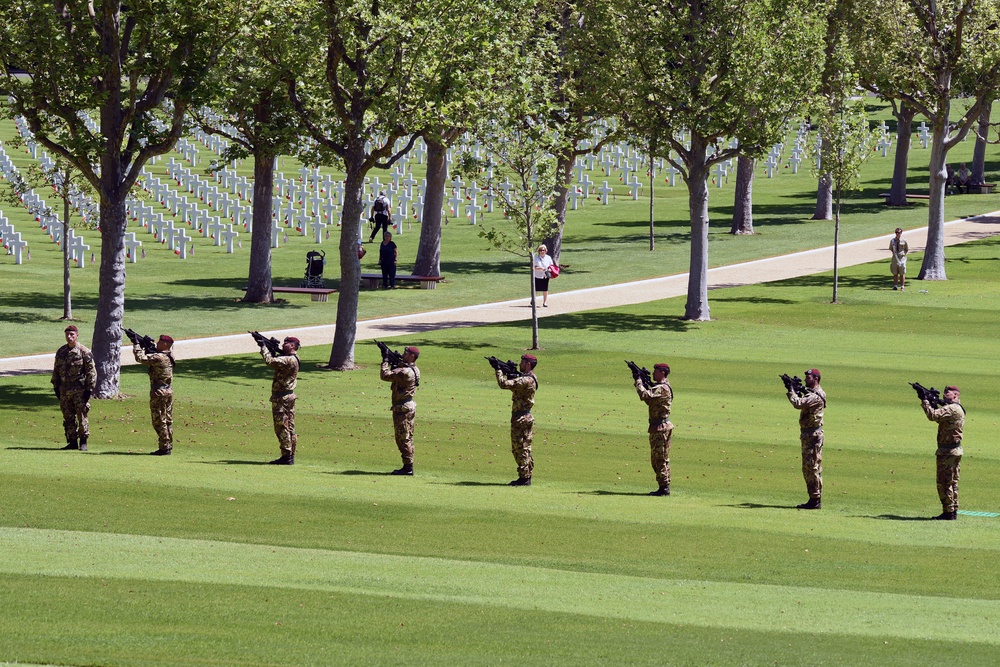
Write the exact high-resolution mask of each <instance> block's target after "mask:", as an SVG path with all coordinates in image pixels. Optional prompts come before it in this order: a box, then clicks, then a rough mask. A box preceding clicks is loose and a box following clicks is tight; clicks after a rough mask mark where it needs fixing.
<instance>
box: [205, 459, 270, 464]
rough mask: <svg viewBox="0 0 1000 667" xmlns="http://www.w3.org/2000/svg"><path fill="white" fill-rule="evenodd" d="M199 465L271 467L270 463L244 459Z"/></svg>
mask: <svg viewBox="0 0 1000 667" xmlns="http://www.w3.org/2000/svg"><path fill="white" fill-rule="evenodd" d="M199 463H204V464H205V465H210V466H228V465H233V466H267V465H271V462H270V461H246V460H243V459H224V460H222V461H199Z"/></svg>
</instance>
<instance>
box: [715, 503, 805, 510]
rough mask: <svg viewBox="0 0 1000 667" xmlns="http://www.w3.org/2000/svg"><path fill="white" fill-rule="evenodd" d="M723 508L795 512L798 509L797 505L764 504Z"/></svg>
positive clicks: (743, 504) (741, 504) (746, 504)
mask: <svg viewBox="0 0 1000 667" xmlns="http://www.w3.org/2000/svg"><path fill="white" fill-rule="evenodd" d="M723 507H735V508H737V509H741V510H765V509H771V510H794V509H798V508H797V507H796V506H795V505H764V504H762V503H740V504H738V505H723Z"/></svg>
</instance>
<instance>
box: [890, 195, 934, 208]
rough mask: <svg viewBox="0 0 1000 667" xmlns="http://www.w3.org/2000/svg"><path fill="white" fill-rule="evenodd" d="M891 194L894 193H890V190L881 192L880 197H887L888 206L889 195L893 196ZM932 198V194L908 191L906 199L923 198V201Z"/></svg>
mask: <svg viewBox="0 0 1000 667" xmlns="http://www.w3.org/2000/svg"><path fill="white" fill-rule="evenodd" d="M891 196H892V193H889V192H883V193H881V194H879V197H885V205H886V206H888V205H889V197H891ZM930 198H931V196H930V195H915V194H913V193H912V192H907V193H906V199H907V200H910V199H921V200H923V201H930Z"/></svg>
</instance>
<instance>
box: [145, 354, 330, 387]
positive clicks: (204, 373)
mask: <svg viewBox="0 0 1000 667" xmlns="http://www.w3.org/2000/svg"><path fill="white" fill-rule="evenodd" d="M247 354H251V353H247ZM177 369H178V370H177V371H176V372H175V375H177V376H178V377H182V378H183V377H190V378H191V379H195V380H226V379H229V380H230V381H232V382H233V383H234V384H240V382H237V381H241V380H247V381H250V382H255V383H256V382H260V383H262V384H261V387H264V385H265V384H266V385H267V389H262V391H265V392H266V391H268V390H269V388H270V384H271V378H272V377H273V375H274V371H272V370H271V369H270V368H269V367H268V366H266V365H265V364H264V362H263V361H262V360H261V358H260V356H259V355H256V354H254V355H253V356H252V357H250V358H249V359H248V358H247V357H245V356H244V357H205V358H202V359H184V360H183V362H182V363H178V364H177ZM139 373H140V374H142V375H145V372H144V371H143V369H139ZM328 373H329V371H328V370H325V369H322V368H319V367H317V366H316V364H310V363H306V362H303V363H302V364H301V366H300V367H299V377H300V378H301V377H302V376H303V375H306V374H328ZM268 395H269V394H268ZM266 397H267V396H265V398H266Z"/></svg>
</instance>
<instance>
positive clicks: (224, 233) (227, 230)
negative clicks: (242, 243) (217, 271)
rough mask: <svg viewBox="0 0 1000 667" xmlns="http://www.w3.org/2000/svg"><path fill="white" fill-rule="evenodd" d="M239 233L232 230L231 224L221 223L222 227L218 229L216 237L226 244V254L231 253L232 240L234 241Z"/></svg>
mask: <svg viewBox="0 0 1000 667" xmlns="http://www.w3.org/2000/svg"><path fill="white" fill-rule="evenodd" d="M239 235H240V234H239V232H235V231H233V226H232V225H223V226H222V229H221V230H219V236H218V239H220V240H221V241H222V242H223V243H225V244H226V252H227V253H228V254H230V255H232V254H233V241H235V240H236V239H237V238H238V237H239Z"/></svg>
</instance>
